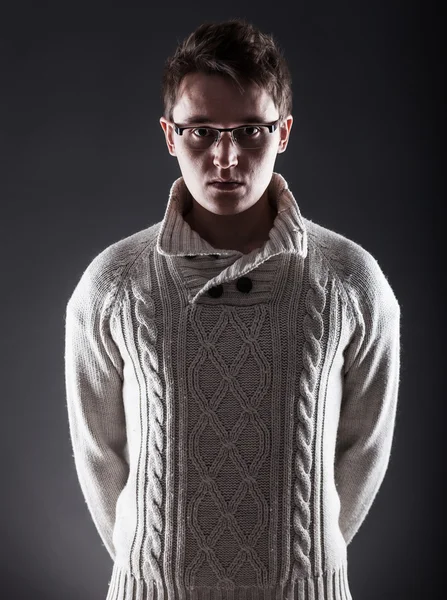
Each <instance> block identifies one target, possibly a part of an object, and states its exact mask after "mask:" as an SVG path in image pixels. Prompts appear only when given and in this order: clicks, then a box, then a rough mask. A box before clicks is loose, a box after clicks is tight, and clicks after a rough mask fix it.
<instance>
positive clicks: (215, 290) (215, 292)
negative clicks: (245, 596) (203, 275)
mask: <svg viewBox="0 0 447 600" xmlns="http://www.w3.org/2000/svg"><path fill="white" fill-rule="evenodd" d="M208 294H209V295H210V296H211V298H220V296H222V294H223V285H220V284H219V285H215V286H214V287H212V288H210V289H209V290H208Z"/></svg>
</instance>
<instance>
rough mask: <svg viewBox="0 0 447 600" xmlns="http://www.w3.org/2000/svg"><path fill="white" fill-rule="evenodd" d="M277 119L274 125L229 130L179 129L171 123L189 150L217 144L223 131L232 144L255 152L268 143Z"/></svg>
mask: <svg viewBox="0 0 447 600" xmlns="http://www.w3.org/2000/svg"><path fill="white" fill-rule="evenodd" d="M280 120H281V119H278V120H277V121H275V122H274V123H255V124H253V125H243V126H240V127H233V128H229V129H219V128H217V127H201V126H197V125H192V126H188V127H181V126H180V125H177V124H176V123H173V125H174V130H175V132H176V133H178V135H182V136H183V137H184V141H185V145H186V146H187V147H188V148H189V149H190V150H198V151H202V150H207V149H208V148H210V147H211V146H212V145H213V144H214V143H216V144H218V143H219V141H220V137H221V134H222V132H223V131H230V132H231V139H232V140H233V143H234V144H236V145H237V146H239V147H240V148H243V149H244V150H257V149H259V148H263V147H264V146H265V145H266V144H267V143H268V141H269V139H270V138H269V133H273V132H274V131H276V129H277V127H278V123H279V122H280Z"/></svg>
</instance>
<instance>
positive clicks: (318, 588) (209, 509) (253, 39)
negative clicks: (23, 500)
mask: <svg viewBox="0 0 447 600" xmlns="http://www.w3.org/2000/svg"><path fill="white" fill-rule="evenodd" d="M163 94H164V96H163V97H164V103H165V111H164V116H163V117H162V118H161V119H160V123H161V126H162V128H163V131H164V134H165V138H166V143H167V146H168V149H169V152H170V153H171V154H172V155H173V156H176V157H177V159H178V162H179V166H180V170H181V173H182V176H181V177H179V178H178V179H177V180H176V181H175V182H174V183H173V185H172V188H171V192H170V196H169V200H168V205H167V208H166V212H165V216H164V218H163V220H162V221H161V222H159V223H156V224H154V225H152V226H151V227H149V228H147V229H144V230H142V231H139V232H137V233H135V234H133V235H131V236H129V237H127V238H125V239H122V240H120V241H118V242H116V243H114V244H112V245H111V246H109V247H108V248H106V249H105V250H104V251H103V252H101V253H100V254H99V255H98V256H96V257H95V258H94V260H92V262H91V264H90V265H89V266H88V267H87V269H86V270H85V272H84V274H83V275H82V277H81V279H80V281H79V283H78V285H77V286H76V289H75V290H74V292H73V295H72V297H71V298H70V300H69V302H68V306H67V315H66V353H65V359H66V382H67V406H68V415H69V424H70V433H71V439H72V443H73V450H74V457H75V462H76V468H77V472H78V475H79V480H80V484H81V487H82V491H83V493H84V496H85V499H86V502H87V505H88V507H89V510H90V512H91V515H92V518H93V521H94V523H95V525H96V527H97V529H98V532H99V534H100V536H101V538H102V540H103V542H104V544H105V546H106V548H107V550H108V552H109V553H110V556H111V557H112V559H113V561H114V565H113V572H112V576H111V581H110V586H109V591H108V595H107V600H126V599H128V598H129V599H130V598H132V600H146V599H154V600H155V599H158V598H166V599H168V600H177V598H178V599H180V598H185V599H187V598H196V599H197V600H204V599H205V598H206V599H214V598H232V599H234V600H242V598H244V599H245V598H252V599H254V598H256V599H257V598H259V599H261V598H267V597H268V598H275V599H281V600H282V599H284V598H294V599H300V600H311V599H312V600H316V598H318V599H319V600H351V593H350V590H349V584H348V575H347V545H348V544H349V543H350V541H351V540H352V538H353V536H354V535H355V533H356V532H357V530H358V528H359V527H360V525H361V523H362V522H363V520H364V519H365V517H366V515H367V513H368V511H369V509H370V508H371V506H372V503H373V500H374V498H375V496H376V494H377V492H378V490H379V488H380V485H381V483H382V480H383V477H384V475H385V472H386V469H387V465H388V462H389V457H390V451H391V444H392V438H393V429H394V423H395V414H396V406H397V396H398V384H399V351H400V347H399V337H400V336H399V327H400V325H399V323H400V308H399V304H398V301H397V299H396V297H395V295H394V293H393V291H392V289H391V286H390V284H389V283H388V281H387V279H386V277H385V275H384V273H383V272H382V270H381V269H380V267H379V265H378V263H377V261H376V260H375V259H374V258H373V256H372V255H371V254H370V253H369V252H368V251H367V250H365V249H363V248H362V247H361V246H360V245H358V244H357V243H355V242H353V241H351V240H349V239H347V238H345V237H343V236H342V235H340V234H337V233H335V232H333V231H330V230H328V229H326V228H324V227H321V226H319V225H317V224H316V223H313V222H312V221H310V220H309V219H306V218H304V217H303V216H302V215H301V212H300V210H299V207H298V205H297V203H296V201H295V198H294V196H293V195H292V193H291V191H290V190H289V189H288V186H287V183H286V181H285V179H284V178H283V177H282V176H281V175H280V174H279V173H275V172H273V168H274V163H275V159H276V156H277V154H278V153H280V152H284V151H285V149H286V147H287V143H288V139H289V135H290V132H291V127H292V121H293V118H292V116H291V86H290V74H289V72H288V69H287V65H286V63H285V60H284V58H283V57H282V56H281V54H280V52H279V50H278V48H277V47H276V45H275V43H274V41H273V39H272V38H271V37H270V36H267V35H265V34H263V33H261V32H260V31H259V30H257V29H256V28H254V27H253V26H252V25H250V24H248V23H246V22H244V21H241V20H232V21H229V22H225V23H221V24H212V23H205V24H204V25H202V26H201V27H199V28H198V30H197V31H196V32H194V33H193V34H191V36H189V37H188V38H187V39H186V40H185V41H184V42H183V43H182V44H181V45H180V46H179V48H178V49H177V51H176V53H175V55H174V56H173V57H172V58H170V59H169V60H168V62H167V64H166V67H165V75H164V79H163ZM216 181H217V182H219V183H216Z"/></svg>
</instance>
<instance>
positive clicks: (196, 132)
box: [192, 127, 211, 138]
mask: <svg viewBox="0 0 447 600" xmlns="http://www.w3.org/2000/svg"><path fill="white" fill-rule="evenodd" d="M198 132H201V133H202V134H203V135H200V134H199V133H198ZM192 133H193V134H194V135H197V137H202V138H203V137H207V135H208V134H210V133H211V132H210V130H209V129H208V128H207V127H197V129H193V130H192Z"/></svg>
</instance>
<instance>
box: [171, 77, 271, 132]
mask: <svg viewBox="0 0 447 600" xmlns="http://www.w3.org/2000/svg"><path fill="white" fill-rule="evenodd" d="M173 115H174V121H175V122H178V123H184V122H185V121H189V122H193V121H194V122H196V120H195V119H192V118H193V117H195V116H197V115H200V116H206V117H207V118H208V120H209V122H210V123H214V124H215V125H218V124H230V123H231V124H232V123H240V122H242V121H243V120H244V119H246V118H247V117H251V120H252V121H257V120H259V121H260V122H264V121H265V122H269V121H275V120H276V119H277V118H278V111H277V109H276V107H275V104H274V102H273V99H272V97H271V96H270V94H269V93H268V92H267V91H266V90H265V89H263V88H260V87H258V86H257V85H255V84H253V83H248V84H245V85H244V93H243V94H241V92H240V90H239V88H238V87H237V86H236V84H235V82H234V81H233V80H231V79H228V78H226V77H223V76H221V75H214V74H213V75H207V74H205V73H188V75H186V76H185V77H184V78H183V80H182V82H181V84H180V88H179V92H178V99H177V103H176V105H175V107H174V111H173ZM200 122H204V121H203V119H202V120H201V121H200Z"/></svg>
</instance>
